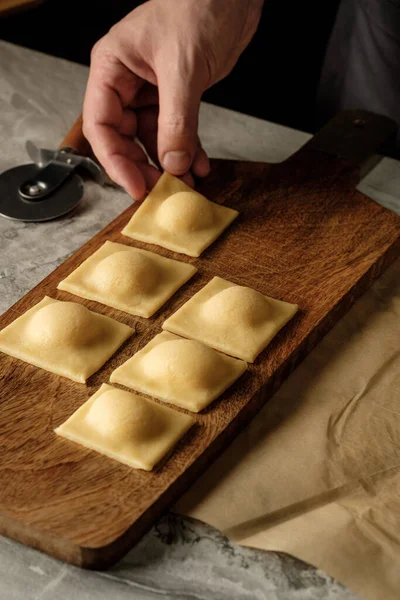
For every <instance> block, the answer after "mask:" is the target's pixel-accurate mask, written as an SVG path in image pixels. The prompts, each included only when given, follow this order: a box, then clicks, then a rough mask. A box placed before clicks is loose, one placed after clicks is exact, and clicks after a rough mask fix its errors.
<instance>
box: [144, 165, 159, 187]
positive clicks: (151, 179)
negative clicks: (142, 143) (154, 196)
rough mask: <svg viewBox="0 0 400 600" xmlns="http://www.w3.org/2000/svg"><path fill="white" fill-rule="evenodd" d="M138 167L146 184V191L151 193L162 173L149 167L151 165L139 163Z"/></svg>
mask: <svg viewBox="0 0 400 600" xmlns="http://www.w3.org/2000/svg"><path fill="white" fill-rule="evenodd" d="M138 167H139V169H140V171H141V173H142V175H143V177H144V180H145V182H146V189H147V191H150V190H151V189H152V188H153V187H154V186H155V184H156V183H157V181H158V180H159V179H160V177H161V171H159V170H158V169H156V168H155V167H153V166H152V165H149V163H138Z"/></svg>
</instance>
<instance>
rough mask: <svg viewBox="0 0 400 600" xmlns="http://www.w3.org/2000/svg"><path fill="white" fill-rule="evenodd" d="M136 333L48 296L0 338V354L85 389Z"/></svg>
mask: <svg viewBox="0 0 400 600" xmlns="http://www.w3.org/2000/svg"><path fill="white" fill-rule="evenodd" d="M133 333H134V330H133V329H132V328H131V327H128V326H127V325H124V324H123V323H120V322H119V321H115V320H114V319H110V318H109V317H105V316H103V315H100V314H98V313H95V312H93V311H91V310H89V309H88V308H86V307H85V306H83V305H82V304H78V303H76V302H62V301H60V300H54V299H53V298H49V297H48V296H45V297H44V298H43V300H41V302H39V303H38V304H36V305H35V306H33V307H32V308H31V309H30V310H28V311H27V312H26V313H24V314H23V315H21V316H20V317H18V318H17V319H16V320H15V321H13V322H12V323H11V324H10V325H8V326H7V327H6V328H5V329H3V330H2V331H1V332H0V351H2V352H4V353H5V354H9V355H10V356H13V357H15V358H19V359H20V360H23V361H25V362H26V363H29V364H31V365H34V366H36V367H40V368H41V369H45V370H46V371H50V372H51V373H55V374H56V375H62V376H63V377H67V378H68V379H72V380H73V381H77V382H79V383H85V381H86V379H87V378H88V377H90V376H91V375H93V373H95V372H96V371H98V370H99V369H100V367H102V366H103V364H104V363H105V362H106V361H107V360H108V359H109V358H110V357H111V356H112V355H113V354H114V353H115V352H116V351H117V350H118V348H119V347H120V346H121V345H122V344H123V342H124V341H125V340H127V339H128V338H129V337H130V336H131V335H132V334H133Z"/></svg>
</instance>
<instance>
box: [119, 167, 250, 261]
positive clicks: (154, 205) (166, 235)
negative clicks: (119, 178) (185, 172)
mask: <svg viewBox="0 0 400 600" xmlns="http://www.w3.org/2000/svg"><path fill="white" fill-rule="evenodd" d="M238 214H239V213H238V211H237V210H234V209H233V208H228V207H227V206H221V205H219V204H215V202H211V201H210V200H207V198H205V197H204V196H202V195H201V194H199V193H198V192H195V191H194V190H193V189H192V188H190V187H189V186H188V185H186V184H185V183H183V181H181V180H180V179H178V178H177V177H174V176H173V175H170V174H169V173H163V174H162V176H161V177H160V179H159V180H158V182H157V183H156V185H155V186H154V188H153V189H152V191H151V192H150V193H149V195H148V196H147V198H146V199H145V200H144V201H143V203H142V204H141V206H140V207H139V208H138V209H137V211H136V212H135V214H134V215H133V217H132V218H131V220H130V221H129V223H128V224H127V225H126V227H124V229H123V230H122V233H123V234H124V235H126V236H129V237H131V238H133V239H134V240H140V241H142V242H148V243H149V244H156V245H157V246H162V247H163V248H168V249H169V250H173V251H174V252H180V253H182V254H187V255H188V256H200V254H201V253H202V252H203V250H205V249H206V248H207V247H208V246H209V245H210V244H212V242H214V241H215V240H216V239H217V237H218V236H220V235H221V233H222V232H223V231H224V229H226V228H227V227H228V225H230V224H231V223H232V221H233V220H234V219H236V217H237V216H238Z"/></svg>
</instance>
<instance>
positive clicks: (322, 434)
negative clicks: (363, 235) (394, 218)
mask: <svg viewBox="0 0 400 600" xmlns="http://www.w3.org/2000/svg"><path fill="white" fill-rule="evenodd" d="M175 510H176V511H177V512H181V513H183V514H186V515H189V516H192V517H195V518H198V519H201V520H203V521H206V522H207V523H210V524H211V525H213V526H215V527H216V528H218V529H220V530H221V531H222V532H223V533H225V534H226V535H227V536H228V537H229V538H231V539H233V540H235V541H236V542H238V543H240V544H243V545H246V546H254V547H258V548H264V549H270V550H281V551H285V552H288V553H290V554H292V555H294V556H297V557H298V558H300V559H303V560H305V561H307V562H310V563H312V564H314V565H316V566H317V567H320V568H322V569H323V570H325V571H326V572H327V573H329V574H330V575H332V576H333V577H336V578H337V579H338V580H340V581H342V582H343V583H344V584H345V585H347V586H348V587H349V588H351V589H353V590H354V591H355V592H358V593H359V594H360V595H361V596H363V597H364V598H366V599H367V600H384V599H385V600H392V599H393V600H395V599H396V600H399V599H400V260H399V261H397V262H396V263H395V264H394V265H392V267H390V269H388V271H386V273H385V274H384V275H383V276H382V277H381V278H380V279H379V280H378V281H377V282H376V283H375V284H374V285H373V287H372V288H371V289H370V290H369V291H368V292H367V293H366V294H365V295H364V296H363V297H362V298H361V299H360V300H359V301H358V302H357V304H356V305H355V306H354V307H353V308H352V309H351V311H350V312H349V313H348V314H347V315H346V316H345V317H344V318H343V319H342V320H341V321H340V322H339V323H338V324H337V325H336V326H335V328H334V329H333V330H332V331H331V332H330V333H329V334H328V335H327V336H326V337H325V338H324V339H323V340H322V341H321V342H320V344H318V346H317V347H316V348H315V349H314V350H313V352H312V353H311V354H310V355H309V356H308V357H307V358H306V359H305V360H304V362H303V363H302V364H301V365H300V366H299V367H298V368H297V369H296V371H295V372H294V373H293V374H292V375H291V376H290V378H289V379H288V380H287V381H286V382H285V383H284V384H283V385H282V387H281V388H280V390H279V391H278V392H277V393H276V394H275V395H274V397H273V398H272V399H271V400H270V401H269V402H268V403H267V404H266V406H265V407H264V408H263V410H262V411H261V412H260V413H259V415H257V417H256V418H255V419H254V420H253V421H252V423H251V424H250V425H249V426H248V427H247V429H246V430H245V431H244V432H243V433H242V434H241V435H240V436H239V437H238V438H237V439H236V440H235V442H234V443H233V444H232V445H231V446H230V447H229V448H228V449H227V450H226V452H225V453H224V454H223V455H222V456H221V457H220V458H219V459H218V460H217V461H216V462H215V463H214V464H213V465H212V467H211V468H210V469H209V470H208V471H207V472H206V474H205V475H204V476H203V477H202V478H201V479H200V480H198V481H197V483H196V484H195V485H194V486H193V487H192V488H191V489H190V490H189V491H188V492H187V493H186V495H185V496H184V497H183V498H182V499H181V500H180V501H179V503H178V504H177V506H176V507H175Z"/></svg>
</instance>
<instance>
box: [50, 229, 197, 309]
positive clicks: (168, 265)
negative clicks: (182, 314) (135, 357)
mask: <svg viewBox="0 0 400 600" xmlns="http://www.w3.org/2000/svg"><path fill="white" fill-rule="evenodd" d="M196 271H197V269H196V267H194V266H193V265H188V264H187V263H184V262H180V261H178V260H173V259H171V258H165V257H164V256H159V255H158V254H154V252H149V251H148V250H142V249H141V248H140V249H139V248H132V247H131V246H125V245H124V244H117V243H115V242H108V241H107V242H105V243H104V244H103V245H102V246H101V247H100V248H99V249H98V250H96V252H95V253H94V254H92V256H89V258H87V259H86V260H85V261H84V262H83V263H82V264H81V265H80V266H79V267H78V268H77V269H75V271H73V272H72V273H71V274H70V275H68V277H66V278H65V279H64V280H63V281H61V282H60V283H59V284H58V286H57V287H58V289H59V290H65V291H66V292H70V293H71V294H75V295H76V296H80V297H81V298H86V299H87V300H95V301H96V302H100V303H102V304H105V305H106V306H112V307H113V308H117V309H118V310H123V311H124V312H127V313H129V314H131V315H138V316H139V317H146V318H148V317H151V316H152V315H153V314H154V313H155V312H156V311H157V310H158V309H159V308H160V307H161V306H162V305H163V304H165V302H166V301H167V300H169V298H171V296H172V295H173V294H174V293H175V292H176V291H177V290H178V289H179V288H180V287H181V286H182V285H183V284H184V283H186V282H187V281H188V280H189V279H190V278H191V277H192V276H193V275H194V274H195V273H196Z"/></svg>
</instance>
